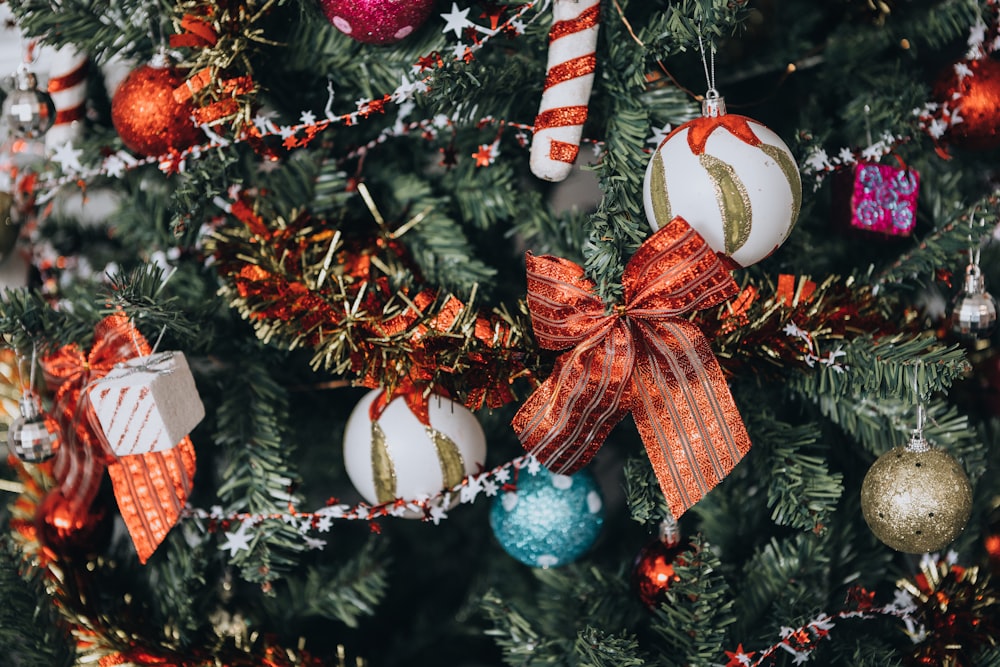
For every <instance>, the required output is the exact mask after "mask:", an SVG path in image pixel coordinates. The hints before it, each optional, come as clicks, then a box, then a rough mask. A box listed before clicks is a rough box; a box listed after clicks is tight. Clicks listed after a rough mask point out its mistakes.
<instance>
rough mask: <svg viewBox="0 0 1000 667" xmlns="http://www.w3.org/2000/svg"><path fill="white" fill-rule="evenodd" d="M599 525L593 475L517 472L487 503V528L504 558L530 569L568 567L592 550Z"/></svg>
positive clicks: (599, 503)
mask: <svg viewBox="0 0 1000 667" xmlns="http://www.w3.org/2000/svg"><path fill="white" fill-rule="evenodd" d="M603 523H604V497H603V496H602V495H601V490H600V487H599V486H598V485H597V481H596V480H595V479H594V476H593V474H591V473H590V472H589V471H587V470H581V471H580V472H578V473H576V474H575V475H572V476H570V475H554V474H552V473H551V472H549V471H548V470H546V469H545V468H544V467H539V469H538V471H537V472H536V473H535V474H534V475H532V474H531V473H530V472H529V471H528V468H527V467H525V468H521V469H520V470H518V471H517V477H516V478H515V481H514V483H513V484H512V485H511V486H510V488H506V487H505V488H504V490H502V491H501V492H500V493H499V494H497V496H496V497H495V498H494V499H493V505H492V507H491V508H490V526H491V527H492V528H493V534H494V535H495V536H496V538H497V541H499V542H500V546H502V547H503V549H504V551H506V552H507V553H508V554H510V555H511V556H513V557H514V558H516V559H517V560H519V561H521V562H522V563H524V564H525V565H530V566H531V567H541V568H549V567H558V566H560V565H565V564H567V563H571V562H573V561H574V560H576V559H577V558H579V557H580V556H582V555H583V554H584V553H586V552H587V550H588V549H590V547H591V546H593V544H594V541H595V540H596V539H597V536H598V534H599V533H600V532H601V524H603Z"/></svg>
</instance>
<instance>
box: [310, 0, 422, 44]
mask: <svg viewBox="0 0 1000 667" xmlns="http://www.w3.org/2000/svg"><path fill="white" fill-rule="evenodd" d="M319 4H320V7H321V8H322V9H323V13H324V14H326V18H327V19H328V20H329V21H330V23H332V24H333V26H334V27H335V28H337V30H339V31H340V32H342V33H344V34H345V35H347V36H348V37H350V38H351V39H354V40H356V41H358V42H363V43H365V44H392V43H393V42H398V41H399V40H401V39H403V38H404V37H406V36H407V35H409V34H410V33H412V32H413V31H414V30H416V29H417V28H419V27H420V26H421V25H423V23H424V21H426V20H427V17H428V16H430V13H431V10H432V9H433V8H434V0H320V2H319Z"/></svg>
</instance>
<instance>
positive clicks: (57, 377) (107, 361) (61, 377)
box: [42, 314, 195, 563]
mask: <svg viewBox="0 0 1000 667" xmlns="http://www.w3.org/2000/svg"><path fill="white" fill-rule="evenodd" d="M150 352H151V350H150V347H149V343H148V342H146V339H145V338H143V336H142V334H140V333H139V332H138V330H136V328H135V327H134V326H133V325H132V323H131V321H130V320H129V319H128V318H127V317H125V316H124V315H120V314H116V315H110V316H108V317H106V318H104V319H103V320H101V321H100V322H99V323H98V324H97V326H96V327H94V343H93V345H92V346H91V348H90V352H89V353H88V354H87V355H86V357H84V354H83V352H82V351H81V350H80V348H79V347H77V346H76V345H66V346H63V347H62V348H60V349H59V350H57V351H56V352H54V353H53V354H51V355H49V356H47V357H45V358H44V359H42V369H43V370H44V372H45V378H46V381H47V382H48V384H49V386H50V387H53V388H56V395H55V401H54V407H53V417H54V418H55V420H56V421H57V422H58V424H59V432H60V439H61V440H62V442H61V446H60V447H59V449H58V450H57V452H56V458H55V461H54V463H53V476H54V477H55V479H56V481H57V482H58V491H59V492H60V493H62V494H63V495H64V496H65V497H66V499H67V500H68V501H69V502H70V505H71V506H72V512H73V513H74V515H75V516H83V515H84V514H85V513H86V512H88V511H89V510H90V505H91V503H92V502H93V500H94V498H95V496H96V495H97V492H98V490H99V488H100V485H101V477H102V475H103V473H104V468H105V467H107V469H108V473H109V474H110V476H111V482H112V485H113V487H114V491H115V499H116V500H117V501H118V509H119V510H120V512H121V515H122V518H123V519H124V520H125V526H126V527H127V528H128V532H129V535H131V537H132V542H133V544H135V549H136V552H137V553H138V555H139V561H140V562H142V563H145V562H146V561H147V560H148V559H149V557H150V556H151V555H153V552H154V551H156V548H157V547H158V546H159V545H160V543H161V542H162V541H163V538H165V537H166V535H167V533H168V532H169V531H170V529H171V528H172V527H173V526H174V524H175V523H177V519H178V518H179V517H180V513H181V509H182V508H183V507H184V502H185V500H186V499H187V494H188V492H190V490H191V484H192V481H193V479H194V472H195V452H194V445H193V444H192V443H191V439H190V438H189V437H187V436H185V437H184V438H183V439H182V440H181V441H180V442H179V443H178V444H177V446H176V447H173V448H171V449H169V450H167V451H163V452H150V453H147V454H134V455H130V456H121V457H117V456H115V454H114V453H113V452H112V450H111V447H110V446H109V445H108V442H107V440H106V438H105V437H104V431H103V429H102V428H101V426H100V423H99V422H98V420H97V416H96V414H95V413H94V408H93V406H92V405H91V404H90V399H89V397H88V395H87V391H86V389H87V388H88V386H89V385H91V384H92V383H93V382H94V381H96V380H99V379H100V378H102V377H104V376H105V375H107V374H108V372H109V371H110V370H111V369H112V368H114V367H115V365H116V364H118V363H120V362H123V361H125V360H127V359H131V358H132V357H138V356H145V355H148V354H150Z"/></svg>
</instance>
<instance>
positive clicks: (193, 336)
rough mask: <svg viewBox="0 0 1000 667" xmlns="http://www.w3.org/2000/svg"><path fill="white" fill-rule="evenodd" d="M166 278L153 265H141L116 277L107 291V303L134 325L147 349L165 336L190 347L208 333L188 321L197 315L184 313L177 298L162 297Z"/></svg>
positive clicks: (197, 324)
mask: <svg viewBox="0 0 1000 667" xmlns="http://www.w3.org/2000/svg"><path fill="white" fill-rule="evenodd" d="M168 278H169V276H167V275H166V274H165V273H164V271H163V269H161V268H160V267H159V266H156V265H155V264H143V265H140V266H139V267H137V268H136V269H134V270H132V271H131V272H129V273H128V274H121V273H120V274H116V275H114V276H111V279H110V284H109V285H108V287H107V288H106V295H107V297H106V302H107V303H108V304H109V305H110V306H112V307H113V308H114V309H116V310H121V311H122V312H123V313H124V314H125V315H127V316H128V317H129V318H130V319H131V320H132V321H133V322H135V323H136V326H137V327H138V328H140V329H142V330H143V333H144V334H145V335H146V338H147V339H148V340H149V343H150V345H154V344H155V341H156V339H157V338H158V337H159V336H160V335H161V334H164V333H167V332H169V333H170V335H171V336H173V337H175V338H178V339H180V341H181V344H183V345H193V344H194V343H195V342H196V341H197V340H198V339H199V338H202V337H205V336H206V334H207V332H206V331H205V330H204V329H203V328H201V327H200V326H199V323H198V322H195V321H192V320H191V319H190V317H189V314H190V315H197V313H196V312H192V311H191V310H190V309H185V308H186V306H185V305H182V304H181V300H180V297H179V296H177V295H172V296H166V295H165V294H164V293H163V292H164V288H166V286H167V284H168V283H167V281H168ZM161 351H162V350H161Z"/></svg>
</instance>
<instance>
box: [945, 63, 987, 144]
mask: <svg viewBox="0 0 1000 667" xmlns="http://www.w3.org/2000/svg"><path fill="white" fill-rule="evenodd" d="M934 99H935V100H936V101H938V102H940V103H941V104H945V105H947V107H948V108H949V109H950V110H951V111H952V113H957V114H958V115H959V116H960V117H961V118H962V121H961V122H960V123H956V124H954V125H951V126H950V127H949V128H948V132H947V134H946V135H945V138H946V139H947V140H948V141H949V142H950V143H952V144H954V145H955V146H958V147H959V148H964V149H966V150H983V151H985V150H992V149H994V148H997V147H1000V62H998V61H996V60H993V59H992V58H982V59H978V60H969V59H966V60H961V61H959V62H957V63H955V64H954V65H952V66H951V67H949V68H947V69H946V70H945V71H944V72H943V73H942V74H941V76H940V77H939V78H938V80H937V82H936V83H935V84H934Z"/></svg>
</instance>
